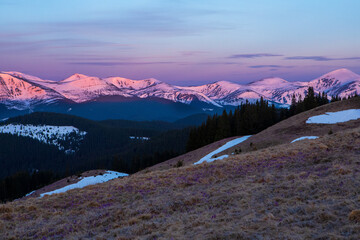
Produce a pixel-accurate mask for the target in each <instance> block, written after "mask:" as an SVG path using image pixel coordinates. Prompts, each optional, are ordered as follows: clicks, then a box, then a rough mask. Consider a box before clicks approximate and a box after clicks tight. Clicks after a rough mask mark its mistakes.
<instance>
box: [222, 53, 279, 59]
mask: <svg viewBox="0 0 360 240" xmlns="http://www.w3.org/2000/svg"><path fill="white" fill-rule="evenodd" d="M282 56H283V55H281V54H272V53H248V54H234V55H231V56H229V57H228V58H262V57H282Z"/></svg>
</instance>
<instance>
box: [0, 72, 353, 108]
mask: <svg viewBox="0 0 360 240" xmlns="http://www.w3.org/2000/svg"><path fill="white" fill-rule="evenodd" d="M308 87H313V88H314V90H315V93H319V92H326V93H327V95H328V96H329V97H331V96H337V95H338V96H340V97H347V96H349V95H353V94H354V93H356V92H357V93H360V76H359V75H358V74H355V73H353V72H351V71H350V70H348V69H338V70H335V71H332V72H329V73H327V74H324V75H323V76H321V77H319V78H317V79H315V80H313V81H310V82H288V81H286V80H285V79H282V78H278V77H272V78H265V79H261V80H259V81H255V82H251V83H248V84H238V83H233V82H229V81H218V82H214V83H209V84H205V85H200V86H191V87H183V86H175V85H171V84H168V83H165V82H161V81H159V80H156V79H153V78H149V79H143V80H132V79H127V78H122V77H108V78H104V79H101V78H98V77H91V76H87V75H84V74H79V73H76V74H74V75H72V76H70V77H68V78H66V79H64V80H62V81H58V82H57V81H52V80H43V79H41V78H37V77H34V76H31V75H27V74H23V73H19V72H0V103H5V104H8V103H9V102H10V103H11V101H14V103H13V104H12V105H14V106H16V105H17V104H18V103H19V101H23V102H26V104H25V105H26V106H28V105H29V106H30V105H31V104H33V103H34V102H40V103H42V102H43V101H46V102H47V103H49V102H51V101H55V100H71V101H73V102H77V103H81V102H86V101H95V100H96V99H97V98H99V97H102V96H122V97H128V98H131V97H138V98H150V97H155V98H161V99H167V100H170V101H173V102H181V103H185V104H190V103H192V102H193V101H200V102H203V103H206V104H210V105H214V106H216V107H222V106H225V105H238V104H240V103H242V102H245V101H246V100H249V101H256V99H258V98H260V97H263V98H264V99H265V100H268V101H271V102H275V103H279V104H290V103H291V98H292V96H293V95H294V94H295V95H296V97H300V96H301V97H304V96H305V94H306V92H307V89H308ZM10 105H11V104H10Z"/></svg>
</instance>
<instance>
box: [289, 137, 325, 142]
mask: <svg viewBox="0 0 360 240" xmlns="http://www.w3.org/2000/svg"><path fill="white" fill-rule="evenodd" d="M317 138H319V137H317V136H304V137H299V138H297V139H295V140H293V141H291V143H293V142H297V141H301V140H304V139H317Z"/></svg>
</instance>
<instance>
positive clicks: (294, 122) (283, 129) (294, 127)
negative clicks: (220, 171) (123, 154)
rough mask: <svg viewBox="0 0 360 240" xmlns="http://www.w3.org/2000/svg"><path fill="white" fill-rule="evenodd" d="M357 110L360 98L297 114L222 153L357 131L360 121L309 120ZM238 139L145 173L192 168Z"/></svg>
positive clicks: (219, 142)
mask: <svg viewBox="0 0 360 240" xmlns="http://www.w3.org/2000/svg"><path fill="white" fill-rule="evenodd" d="M353 108H358V109H359V108H360V97H356V98H352V99H348V100H344V101H339V102H333V103H329V104H326V105H323V106H320V107H317V108H314V109H312V110H309V111H306V112H303V113H300V114H297V115H295V116H293V117H290V118H288V119H285V120H283V121H281V122H279V123H277V124H275V125H273V126H271V127H269V128H267V129H265V130H264V131H261V132H260V133H258V134H255V135H253V136H251V138H249V139H248V140H246V141H244V142H242V143H240V144H238V145H236V146H234V147H232V148H229V149H228V150H226V151H224V152H222V153H219V154H218V155H219V156H221V155H223V154H232V153H233V152H235V150H236V149H237V150H240V149H241V152H242V153H245V152H251V151H254V150H258V149H263V148H267V147H271V146H276V145H279V144H284V143H290V142H291V141H292V140H294V139H296V138H298V137H302V136H323V135H325V134H329V133H336V132H340V131H344V130H347V129H353V128H356V127H358V126H360V119H358V120H352V121H349V122H344V123H337V124H307V123H306V120H307V119H308V118H309V117H312V116H316V115H320V114H324V113H325V112H334V111H341V110H347V109H353ZM234 138H235V137H231V138H227V139H223V140H220V141H217V142H215V143H212V144H209V145H207V146H205V147H202V148H199V149H196V150H194V151H191V152H188V153H186V154H184V155H180V156H178V157H175V158H173V159H169V160H168V161H165V162H162V163H159V164H157V165H155V166H152V167H150V168H148V169H145V170H144V171H154V170H164V169H169V168H172V167H173V166H174V165H176V163H177V162H178V161H181V162H183V164H185V165H189V164H190V165H191V164H193V163H194V162H197V161H198V160H199V159H200V158H202V157H203V156H205V155H207V154H208V153H210V152H212V151H213V150H215V149H217V148H219V147H220V146H222V145H223V144H224V143H226V142H228V141H230V140H231V139H234Z"/></svg>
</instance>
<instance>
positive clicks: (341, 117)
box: [306, 109, 360, 124]
mask: <svg viewBox="0 0 360 240" xmlns="http://www.w3.org/2000/svg"><path fill="white" fill-rule="evenodd" d="M359 118H360V109H349V110H344V111H339V112H327V113H325V114H322V115H317V116H313V117H310V118H309V119H308V120H306V123H317V124H335V123H342V122H347V121H350V120H356V119H359Z"/></svg>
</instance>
